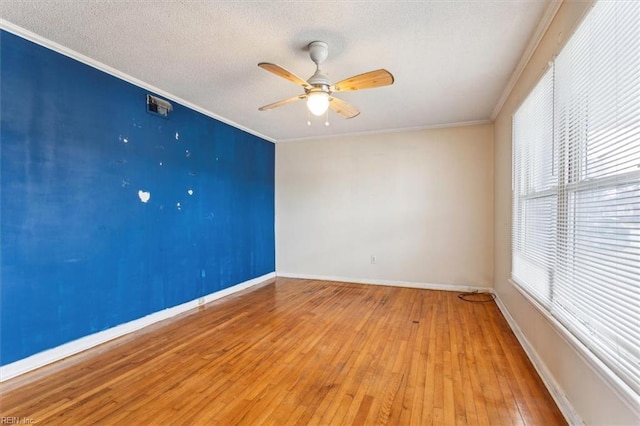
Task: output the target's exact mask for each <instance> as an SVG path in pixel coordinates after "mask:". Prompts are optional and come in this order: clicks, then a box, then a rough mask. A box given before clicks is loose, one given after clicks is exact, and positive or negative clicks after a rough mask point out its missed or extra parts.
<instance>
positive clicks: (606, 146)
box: [512, 1, 640, 394]
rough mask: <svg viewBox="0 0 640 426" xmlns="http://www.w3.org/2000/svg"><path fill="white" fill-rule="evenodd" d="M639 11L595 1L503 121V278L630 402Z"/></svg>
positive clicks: (637, 265)
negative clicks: (507, 130) (509, 141)
mask: <svg viewBox="0 0 640 426" xmlns="http://www.w3.org/2000/svg"><path fill="white" fill-rule="evenodd" d="M639 22H640V2H638V1H629V2H618V1H616V2H604V1H601V2H598V3H596V5H595V6H594V7H593V8H592V10H591V11H590V12H589V14H588V16H587V17H586V18H585V20H584V21H583V22H582V24H581V25H580V27H579V28H578V30H577V31H576V32H575V34H574V35H573V36H572V37H571V39H570V40H569V41H568V43H567V45H566V46H565V47H564V48H563V49H562V51H561V53H560V54H559V55H558V56H557V58H556V59H555V61H554V63H553V64H552V66H551V67H550V69H549V70H548V71H547V72H546V73H545V75H544V76H543V78H542V79H541V80H540V82H539V83H538V84H537V85H536V87H535V88H534V89H533V91H532V92H531V94H530V95H529V96H528V97H527V99H526V100H525V101H524V103H523V104H522V105H521V106H520V108H519V109H518V110H517V111H516V113H515V114H514V118H513V129H514V130H513V148H514V158H513V168H514V169H513V177H514V181H513V184H514V191H513V230H512V234H513V239H512V241H513V271H512V275H513V279H514V281H516V282H517V283H518V284H519V285H520V286H521V287H523V288H524V289H525V290H526V291H527V292H528V293H529V294H531V295H532V296H533V297H535V298H536V299H537V300H538V301H539V302H540V303H541V304H542V305H543V306H544V307H545V308H546V309H547V310H548V311H549V313H550V314H551V315H553V316H554V317H555V318H556V319H557V320H558V321H559V322H560V323H562V324H563V325H564V326H565V327H566V329H567V330H568V331H569V332H571V333H572V334H573V335H574V336H575V337H577V338H578V339H579V340H580V341H581V342H582V343H583V344H584V345H585V346H586V347H587V348H588V349H589V350H590V351H591V352H592V353H593V354H594V355H595V356H596V357H598V358H599V359H600V360H601V361H602V362H603V363H604V364H605V365H606V366H607V367H608V368H609V369H610V371H611V373H613V374H615V375H616V376H617V377H618V378H619V379H620V380H622V382H624V383H625V384H626V385H627V386H628V387H629V388H630V389H632V390H633V392H635V393H636V394H638V393H640V24H638V23H639Z"/></svg>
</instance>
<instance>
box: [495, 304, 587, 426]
mask: <svg viewBox="0 0 640 426" xmlns="http://www.w3.org/2000/svg"><path fill="white" fill-rule="evenodd" d="M494 294H495V293H494ZM495 296H496V298H495V301H496V304H497V305H498V308H499V309H500V312H502V315H503V316H504V318H505V319H506V320H507V323H509V327H511V330H512V331H513V334H515V335H516V338H517V339H518V341H519V342H520V346H522V348H523V349H524V351H525V353H526V354H527V356H528V357H529V360H530V361H531V363H532V364H533V367H534V368H535V369H536V371H537V372H538V375H539V376H540V378H541V379H542V381H543V382H544V384H545V386H546V387H547V390H548V391H549V393H550V394H551V397H552V398H553V400H554V401H555V402H556V405H557V406H558V408H559V409H560V411H561V412H562V415H563V416H564V418H565V419H566V420H567V422H568V423H569V424H570V425H584V424H585V423H584V422H583V421H582V419H581V418H580V416H579V415H578V413H576V411H575V410H574V409H573V406H572V405H571V403H570V402H569V400H567V398H566V396H565V394H564V393H563V392H562V389H561V388H560V386H559V385H558V383H557V382H556V381H555V379H554V378H553V376H552V375H551V373H550V372H549V370H548V369H547V367H546V366H545V364H544V362H542V360H541V359H540V357H539V356H538V353H537V352H536V351H535V349H533V346H531V344H530V343H529V341H528V340H527V338H526V337H525V336H524V333H522V330H520V327H518V324H517V323H516V321H515V320H514V319H513V317H512V316H511V314H510V313H509V310H508V309H507V307H506V306H505V305H504V304H503V303H502V300H500V297H499V296H498V295H497V294H495Z"/></svg>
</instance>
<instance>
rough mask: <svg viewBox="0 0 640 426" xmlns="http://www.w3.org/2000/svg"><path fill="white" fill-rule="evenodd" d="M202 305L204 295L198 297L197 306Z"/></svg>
mask: <svg viewBox="0 0 640 426" xmlns="http://www.w3.org/2000/svg"><path fill="white" fill-rule="evenodd" d="M201 305H204V297H201V298H199V299H198V306H201Z"/></svg>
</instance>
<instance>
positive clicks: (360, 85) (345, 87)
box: [258, 41, 394, 118]
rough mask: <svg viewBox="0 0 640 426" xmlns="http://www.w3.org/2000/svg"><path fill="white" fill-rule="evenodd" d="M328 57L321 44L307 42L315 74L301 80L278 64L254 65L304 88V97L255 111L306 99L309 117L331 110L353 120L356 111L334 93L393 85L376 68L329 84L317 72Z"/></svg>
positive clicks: (263, 63)
mask: <svg viewBox="0 0 640 426" xmlns="http://www.w3.org/2000/svg"><path fill="white" fill-rule="evenodd" d="M328 54H329V47H328V45H327V43H325V42H323V41H314V42H311V43H309V56H310V57H311V60H312V61H313V62H314V63H315V64H316V72H315V73H314V74H313V75H312V76H311V77H309V79H308V80H306V81H305V80H303V79H302V78H300V77H298V76H297V75H295V74H294V73H292V72H291V71H288V70H286V69H284V68H283V67H281V66H280V65H276V64H271V63H268V62H260V63H259V64H258V66H259V67H260V68H262V69H265V70H267V71H269V72H272V73H274V74H275V75H277V76H280V77H282V78H286V79H287V80H289V81H292V82H294V83H296V84H299V85H301V86H302V87H303V88H304V94H302V95H298V96H293V97H291V98H288V99H283V100H281V101H278V102H274V103H272V104H269V105H265V106H263V107H260V108H258V109H259V110H260V111H266V110H269V109H272V108H276V107H279V106H282V105H286V104H288V103H291V102H295V101H301V100H306V101H307V108H308V109H309V111H310V112H311V113H312V114H313V115H317V116H320V115H322V114H324V113H325V112H326V111H327V109H328V108H331V109H332V110H334V111H335V112H337V113H338V114H340V115H342V116H343V117H345V118H353V117H356V116H357V115H359V114H360V111H358V109H357V108H356V107H354V106H353V105H351V104H349V103H347V102H345V101H343V100H341V99H338V98H336V97H335V96H333V93H335V92H348V91H353V90H362V89H373V88H375V87H382V86H388V85H391V84H393V81H394V79H393V75H392V74H391V73H390V72H389V71H387V70H385V69H379V70H375V71H369V72H366V73H364V74H359V75H355V76H353V77H349V78H347V79H345V80H342V81H339V82H338V83H335V84H331V81H330V80H329V78H327V76H326V75H324V74H323V73H322V71H321V70H320V64H321V63H323V62H324V61H325V60H326V59H327V56H328Z"/></svg>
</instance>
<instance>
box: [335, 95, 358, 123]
mask: <svg viewBox="0 0 640 426" xmlns="http://www.w3.org/2000/svg"><path fill="white" fill-rule="evenodd" d="M329 106H330V107H331V109H332V110H334V111H335V112H337V113H338V114H340V115H341V116H343V117H344V118H353V117H356V116H358V115H360V111H358V108H356V107H354V106H353V105H351V104H350V103H347V102H345V101H343V100H342V99H338V98H334V97H331V98H329Z"/></svg>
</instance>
